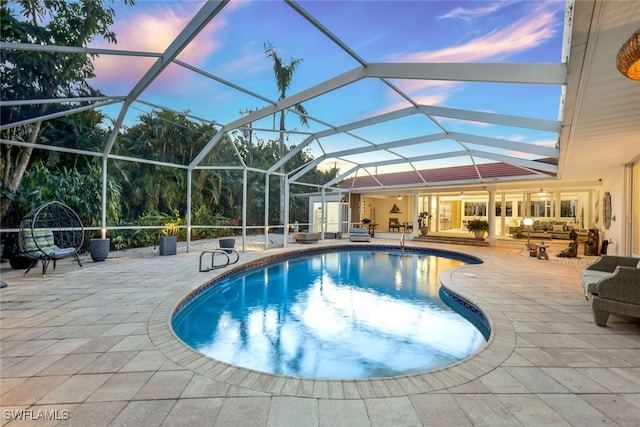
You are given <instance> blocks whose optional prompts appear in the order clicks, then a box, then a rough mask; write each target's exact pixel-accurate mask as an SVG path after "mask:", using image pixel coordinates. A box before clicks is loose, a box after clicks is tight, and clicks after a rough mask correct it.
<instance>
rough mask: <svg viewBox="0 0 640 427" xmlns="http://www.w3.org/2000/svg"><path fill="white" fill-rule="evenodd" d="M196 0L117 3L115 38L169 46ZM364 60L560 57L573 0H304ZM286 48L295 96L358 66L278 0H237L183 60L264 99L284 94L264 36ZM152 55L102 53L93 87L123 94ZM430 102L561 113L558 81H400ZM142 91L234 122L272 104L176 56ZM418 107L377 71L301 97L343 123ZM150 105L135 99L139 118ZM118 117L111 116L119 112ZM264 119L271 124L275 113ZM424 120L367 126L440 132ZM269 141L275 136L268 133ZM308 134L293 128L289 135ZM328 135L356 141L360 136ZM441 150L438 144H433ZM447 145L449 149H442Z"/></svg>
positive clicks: (121, 42)
mask: <svg viewBox="0 0 640 427" xmlns="http://www.w3.org/2000/svg"><path fill="white" fill-rule="evenodd" d="M201 4H202V3H201V2H196V1H144V0H137V1H136V4H135V6H133V7H128V6H123V5H120V4H118V5H117V15H116V23H115V27H114V29H115V31H116V34H117V38H118V44H117V45H116V46H108V45H106V44H104V43H101V42H96V43H95V44H94V46H102V47H115V48H116V49H123V50H137V51H150V52H162V51H163V50H164V49H166V47H167V46H168V45H169V44H170V43H171V41H172V40H173V37H175V36H176V35H177V34H178V33H179V32H180V31H181V30H182V29H183V28H184V26H185V25H186V24H187V23H188V21H189V20H190V19H191V17H192V16H193V15H194V14H195V13H196V12H197V10H198V9H199V8H200V6H201ZM298 4H299V5H300V6H301V7H302V8H303V9H305V10H306V11H308V12H309V13H310V14H311V15H313V16H314V17H315V19H317V20H318V21H319V22H320V23H321V24H322V25H324V26H325V27H326V28H328V29H329V31H331V32H333V33H334V34H335V35H336V36H337V37H338V38H339V39H340V40H342V41H343V42H345V43H346V44H347V45H348V46H350V47H351V49H353V50H354V51H355V52H356V53H357V54H358V55H359V56H360V57H362V58H363V59H364V60H365V61H367V62H461V63H464V62H560V60H561V48H562V37H563V22H564V6H565V2H564V1H544V2H543V1H521V2H497V1H467V2H458V1H301V2H299V3H298ZM267 41H269V42H272V43H273V44H274V45H275V47H276V48H277V50H278V52H279V53H280V55H281V57H282V58H284V59H286V60H288V59H290V58H297V59H302V62H301V63H300V64H299V66H298V69H297V71H296V73H295V75H294V78H293V81H292V85H291V87H290V89H289V91H288V94H289V95H291V94H294V93H297V92H299V91H302V90H304V89H307V88H309V87H311V86H313V85H316V84H318V83H320V82H322V81H325V80H327V79H330V78H332V77H334V76H337V75H339V74H341V73H344V72H346V71H349V70H351V69H354V68H356V67H358V66H359V65H360V64H359V63H358V62H357V61H355V60H354V59H353V58H351V57H350V56H349V55H347V54H346V53H345V52H343V51H342V50H341V49H340V48H339V47H338V46H336V45H335V44H334V43H333V42H331V41H330V40H328V39H327V38H326V37H325V36H324V35H322V34H321V33H320V32H319V31H318V30H317V29H315V28H314V27H313V26H312V25H311V24H309V23H308V22H307V21H306V20H304V19H303V18H302V17H301V16H300V15H299V14H298V13H297V12H295V11H294V10H293V9H292V8H291V7H289V6H288V5H287V4H285V3H284V2H280V1H233V2H231V3H230V4H229V5H227V6H226V7H225V8H224V9H223V11H222V12H221V13H220V14H219V15H218V16H217V17H215V18H214V19H213V20H212V21H211V22H210V23H209V25H208V26H207V28H206V29H205V30H204V31H203V32H202V33H201V34H200V35H199V36H198V37H197V38H196V39H195V40H194V41H193V42H192V43H191V44H190V46H189V48H188V49H187V50H185V51H184V52H183V53H182V54H181V55H180V56H179V57H178V58H179V59H180V60H182V61H184V62H186V63H188V64H191V65H193V66H195V67H198V68H200V69H202V70H205V71H207V72H209V73H211V74H214V75H216V76H218V77H220V78H222V79H225V80H227V81H230V82H232V83H234V84H236V85H239V86H242V87H245V88H247V89H249V90H251V91H253V92H256V93H258V94H260V95H261V96H264V97H266V98H269V99H272V100H277V98H278V93H277V89H276V85H275V82H274V77H273V71H272V69H271V67H272V64H271V62H270V60H269V59H267V58H266V57H265V54H264V43H265V42H267ZM152 62H153V60H151V59H149V58H127V57H123V56H111V57H110V56H106V55H102V56H101V57H100V58H99V59H98V60H97V61H96V74H97V77H98V78H97V79H96V80H95V81H93V82H92V84H93V85H94V86H95V87H97V88H99V89H101V90H102V91H103V92H105V93H106V94H109V95H126V93H127V92H128V91H129V90H130V89H131V88H132V87H133V86H134V85H135V83H136V81H137V79H139V78H140V76H142V75H143V74H144V72H145V71H146V70H147V69H148V67H149V66H150V65H151V64H152ZM392 83H393V84H395V85H396V86H397V87H399V88H400V89H401V90H403V91H404V92H405V93H407V94H408V95H410V96H411V97H412V98H413V99H415V100H416V101H418V102H419V103H421V104H425V105H435V106H443V107H451V108H459V109H473V110H479V111H489V112H496V113H504V114H513V115H523V116H529V117H536V118H544V119H553V120H555V119H557V118H558V112H559V110H558V109H559V101H560V96H561V88H559V87H547V86H539V85H538V86H534V85H506V84H496V83H461V82H446V81H417V80H404V81H403V80H397V81H392ZM141 99H143V100H146V101H149V102H153V103H156V104H160V105H166V106H168V107H170V108H173V109H176V110H179V111H182V110H189V111H190V112H191V113H192V114H193V115H195V116H198V117H203V118H206V119H209V120H214V121H216V122H220V123H227V122H230V121H232V120H235V119H237V118H238V117H239V112H240V110H246V109H256V108H262V107H264V106H266V105H267V104H266V103H264V102H263V101H261V100H259V99H256V98H253V97H251V96H248V95H246V94H242V93H240V92H238V91H236V90H233V89H231V88H228V87H226V86H224V85H222V84H220V83H217V82H214V81H212V80H210V79H207V78H205V77H202V76H200V75H197V74H195V73H193V72H191V71H189V70H187V69H185V68H183V67H180V66H177V65H171V66H170V67H169V68H168V69H167V70H166V71H165V72H164V73H163V75H162V76H161V77H160V78H158V79H157V80H156V81H155V82H154V83H153V84H152V85H151V86H150V87H149V88H148V89H147V90H146V91H145V92H144V93H143V95H142V96H141ZM409 105H410V104H409V103H407V102H406V100H404V99H403V98H401V97H400V96H399V95H398V94H397V93H395V92H394V91H392V90H391V89H390V88H389V87H388V86H387V85H385V84H384V83H382V82H381V81H380V80H377V79H367V80H362V81H359V82H357V83H355V84H353V85H350V86H348V87H344V88H340V89H337V90H335V91H333V92H331V93H328V94H325V95H323V96H321V97H319V98H316V99H312V100H309V101H307V102H305V103H304V106H305V108H306V109H307V111H308V112H309V114H310V115H311V116H312V117H316V118H319V119H321V120H323V121H325V122H327V123H329V124H331V125H341V124H345V123H349V122H351V121H355V120H360V119H363V118H366V117H371V116H373V115H377V114H381V113H384V112H388V111H393V110H396V109H400V108H404V107H407V106H409ZM141 110H142V111H148V110H149V107H144V106H141V105H138V104H137V105H136V109H134V110H132V111H131V113H130V114H129V116H128V117H127V122H131V121H133V120H135V116H136V115H138V114H140V111H141ZM110 114H112V113H110ZM290 116H291V117H288V119H287V125H288V127H289V128H298V129H299V130H303V131H319V130H322V129H325V128H326V125H324V124H318V123H315V122H313V121H312V122H311V124H310V127H309V128H308V129H304V128H302V127H301V126H300V124H299V122H298V120H297V118H296V117H294V116H293V115H290ZM443 123H446V126H447V128H448V129H450V130H455V131H460V132H466V131H471V130H472V131H473V132H474V133H479V134H482V135H486V136H496V137H500V138H505V139H511V140H515V141H522V142H530V143H532V144H541V145H549V146H552V145H553V144H554V143H555V135H551V134H545V133H541V132H534V131H527V130H524V129H512V128H507V127H500V126H488V125H484V124H478V123H472V122H461V121H457V122H456V121H453V120H445V119H443ZM254 126H256V127H265V128H271V127H273V120H272V119H271V118H267V119H264V120H262V121H261V122H259V123H256V124H255V125H254ZM435 127H436V126H435V125H434V124H433V123H431V122H428V121H427V120H425V119H424V118H422V117H411V118H407V119H403V123H401V125H400V126H398V125H397V123H396V124H395V125H379V126H375V127H372V128H370V129H363V130H361V131H359V132H358V135H359V136H362V137H365V138H368V137H370V136H371V137H376V138H377V140H379V141H380V140H381V141H391V140H394V139H400V138H407V137H411V136H417V135H422V134H425V133H433V132H434V131H437V130H434V128H435ZM262 137H263V138H265V139H267V138H271V137H273V138H275V136H272V135H271V134H269V133H265V134H263V135H262ZM302 138H304V136H295V135H291V136H290V143H295V142H296V141H298V140H301V139H302ZM334 139H335V141H331V140H327V141H326V144H327V145H332V144H333V145H336V146H338V147H342V148H345V147H348V146H351V145H354V144H355V145H357V144H359V143H360V142H359V141H357V140H353V141H348V140H345V139H344V138H337V137H336V138H334ZM433 148H435V146H433ZM443 149H445V148H443Z"/></svg>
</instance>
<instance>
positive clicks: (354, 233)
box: [349, 228, 371, 242]
mask: <svg viewBox="0 0 640 427" xmlns="http://www.w3.org/2000/svg"><path fill="white" fill-rule="evenodd" d="M349 241H350V242H370V241H371V236H370V235H369V231H368V230H367V229H365V228H350V229H349Z"/></svg>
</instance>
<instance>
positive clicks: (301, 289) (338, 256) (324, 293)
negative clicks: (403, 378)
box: [172, 246, 488, 379]
mask: <svg viewBox="0 0 640 427" xmlns="http://www.w3.org/2000/svg"><path fill="white" fill-rule="evenodd" d="M348 248H349V249H348V250H345V249H344V248H343V249H340V250H338V249H335V248H334V249H332V250H322V251H305V254H304V255H292V254H289V255H287V256H286V257H283V258H282V259H280V260H274V261H272V262H269V263H267V264H265V265H261V266H253V267H251V268H247V269H243V271H242V272H240V273H238V274H232V275H227V276H226V277H224V278H222V279H219V280H216V281H214V282H212V283H211V284H209V285H208V286H206V287H205V288H204V289H202V290H199V291H198V292H197V293H196V295H195V296H192V297H189V298H187V300H186V301H185V302H184V303H183V304H181V306H180V307H179V308H178V310H176V312H175V314H174V316H173V319H172V326H173V328H174V331H175V332H176V334H177V335H178V336H179V337H180V338H181V339H182V340H183V341H184V342H185V343H187V344H188V345H190V346H191V347H193V348H194V349H196V350H198V351H199V352H201V353H203V354H206V355H208V356H210V357H212V358H214V359H217V360H220V361H223V362H227V363H230V364H233V365H236V366H241V367H244V368H248V369H253V370H257V371H261V372H268V373H273V374H279V375H291V376H296V377H304V378H328V379H338V378H340V379H359V378H383V377H392V376H397V375H404V374H410V373H415V372H422V371H426V370H431V369H436V368H439V367H442V366H447V365H450V364H453V363H456V362H458V361H460V360H462V359H464V358H466V357H468V356H469V355H471V354H473V353H474V352H476V351H477V350H478V349H479V348H480V347H481V346H482V345H483V344H484V343H485V342H486V337H487V336H488V331H486V330H485V331H481V330H479V329H478V328H476V327H475V326H474V325H473V323H472V322H470V321H469V320H467V319H466V318H465V317H464V316H462V315H461V314H459V313H458V312H456V311H455V310H453V309H451V308H450V307H449V306H448V305H447V304H446V303H445V302H443V301H442V299H440V298H439V293H441V290H440V285H439V282H438V280H437V278H438V276H439V274H440V273H442V271H444V270H446V269H448V268H451V267H455V266H457V265H463V264H465V263H475V262H477V260H476V259H474V258H470V257H465V256H463V255H461V254H456V253H452V252H448V251H446V252H445V251H424V250H407V251H404V252H402V253H399V252H398V251H397V250H396V249H394V248H384V247H379V248H377V249H378V250H375V251H372V250H371V247H366V248H360V249H358V248H356V247H353V246H349V247H348ZM445 300H447V303H455V304H456V305H459V303H460V301H461V300H460V299H459V297H457V296H456V295H455V294H451V293H450V292H447V293H446V294H445ZM460 306H461V307H462V306H464V307H466V311H462V312H463V313H464V314H466V316H467V317H468V318H471V319H472V320H475V322H474V323H475V324H480V325H485V323H483V322H482V320H483V319H482V315H481V313H480V312H479V311H477V310H474V309H473V306H471V305H469V304H465V303H463V304H461V305H460ZM470 307H471V309H469V308H470ZM474 317H475V318H474ZM481 329H482V328H481Z"/></svg>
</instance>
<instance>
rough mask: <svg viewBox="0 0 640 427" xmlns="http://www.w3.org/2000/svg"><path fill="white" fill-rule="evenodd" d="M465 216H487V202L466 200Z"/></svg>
mask: <svg viewBox="0 0 640 427" xmlns="http://www.w3.org/2000/svg"><path fill="white" fill-rule="evenodd" d="M464 216H487V204H486V203H484V202H479V203H474V202H465V203H464Z"/></svg>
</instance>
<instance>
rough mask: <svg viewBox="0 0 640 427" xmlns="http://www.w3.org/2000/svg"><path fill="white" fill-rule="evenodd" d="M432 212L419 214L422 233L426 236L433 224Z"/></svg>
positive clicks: (419, 225)
mask: <svg viewBox="0 0 640 427" xmlns="http://www.w3.org/2000/svg"><path fill="white" fill-rule="evenodd" d="M431 216H432V215H431V214H430V213H429V212H420V215H418V227H420V235H422V236H426V235H427V233H428V232H429V226H430V225H431Z"/></svg>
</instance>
